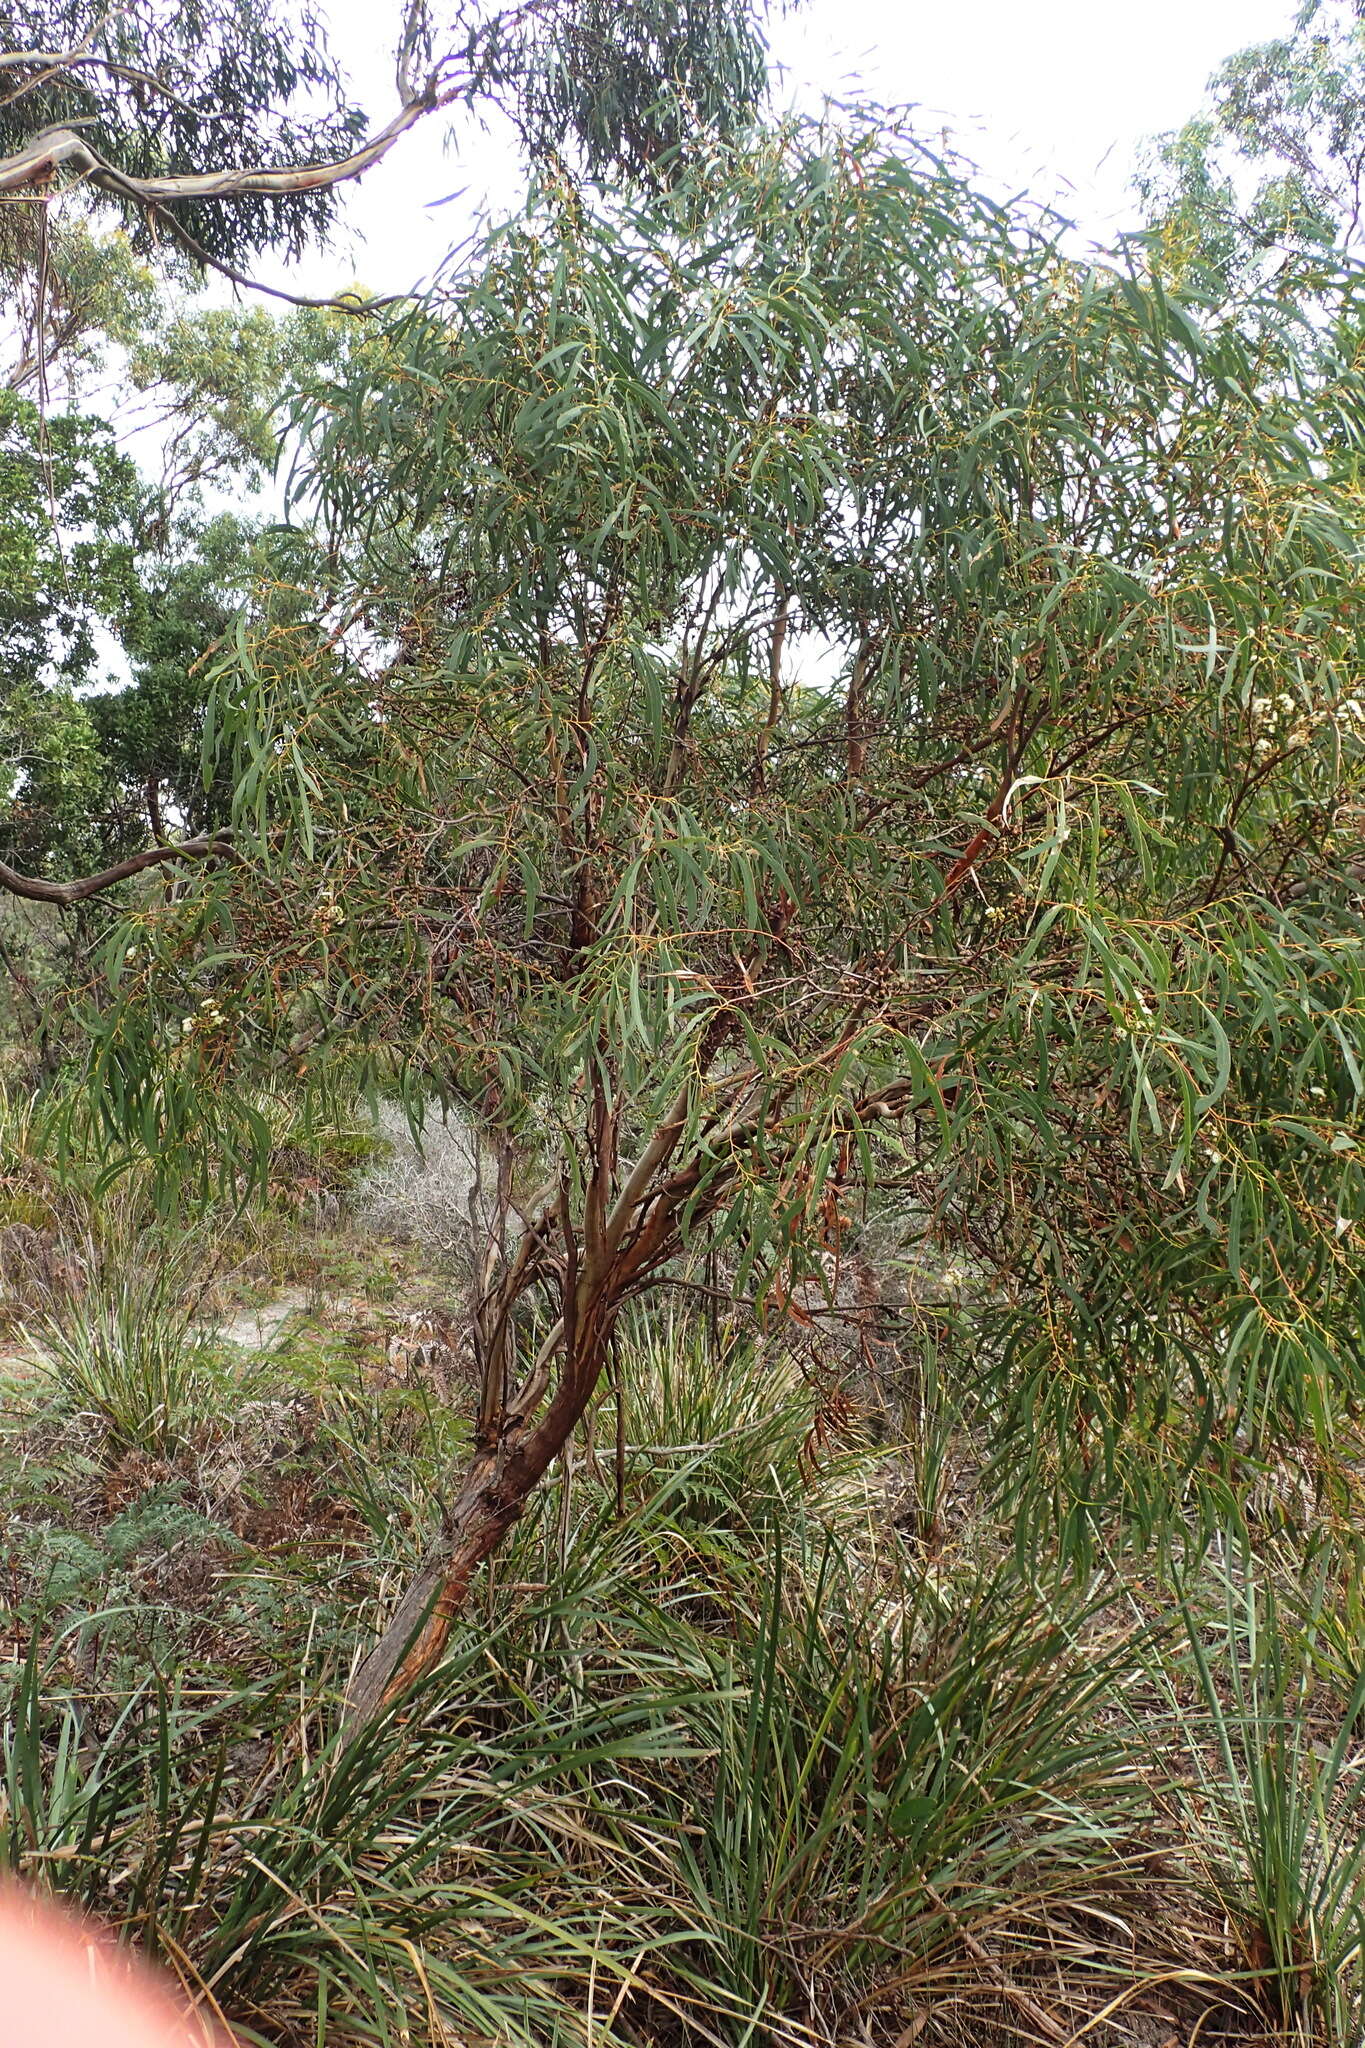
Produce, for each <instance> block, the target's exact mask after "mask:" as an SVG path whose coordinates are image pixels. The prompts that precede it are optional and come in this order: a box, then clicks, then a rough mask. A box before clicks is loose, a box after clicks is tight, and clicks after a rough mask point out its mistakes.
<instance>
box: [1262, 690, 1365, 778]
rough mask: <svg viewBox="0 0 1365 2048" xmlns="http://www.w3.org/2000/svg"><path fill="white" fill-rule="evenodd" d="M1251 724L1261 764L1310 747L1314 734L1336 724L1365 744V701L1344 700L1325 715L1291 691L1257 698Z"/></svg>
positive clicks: (1345, 734)
mask: <svg viewBox="0 0 1365 2048" xmlns="http://www.w3.org/2000/svg"><path fill="white" fill-rule="evenodd" d="M1251 723H1252V725H1253V726H1254V727H1255V729H1256V738H1255V741H1254V742H1253V745H1252V752H1253V753H1254V754H1255V755H1256V757H1257V759H1258V760H1262V761H1263V760H1265V758H1266V757H1267V755H1269V754H1275V753H1283V752H1285V751H1286V750H1287V749H1289V748H1292V747H1306V746H1307V745H1308V744H1309V742H1310V741H1311V739H1312V738H1313V735H1314V733H1316V732H1320V731H1321V729H1322V727H1323V726H1325V725H1330V724H1335V725H1336V727H1337V730H1338V732H1339V733H1340V734H1341V735H1342V737H1343V738H1345V739H1356V740H1365V697H1362V696H1360V695H1355V696H1351V697H1343V698H1341V700H1340V701H1339V702H1338V703H1336V704H1329V705H1326V706H1324V707H1323V709H1322V710H1321V711H1310V710H1307V709H1305V707H1304V706H1303V705H1302V704H1300V702H1299V700H1298V698H1297V697H1295V696H1293V695H1292V694H1291V692H1290V691H1288V690H1281V691H1279V692H1278V693H1277V694H1276V695H1275V696H1273V697H1272V696H1265V697H1253V698H1252V700H1251Z"/></svg>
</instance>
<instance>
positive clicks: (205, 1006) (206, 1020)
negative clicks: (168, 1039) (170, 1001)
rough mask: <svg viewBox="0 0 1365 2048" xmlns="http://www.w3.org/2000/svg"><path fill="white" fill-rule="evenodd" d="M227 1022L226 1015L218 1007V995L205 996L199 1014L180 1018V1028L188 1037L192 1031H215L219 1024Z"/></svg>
mask: <svg viewBox="0 0 1365 2048" xmlns="http://www.w3.org/2000/svg"><path fill="white" fill-rule="evenodd" d="M226 1022H227V1019H226V1017H225V1016H224V1015H223V1012H222V1011H221V1010H220V1009H219V1007H218V999H217V997H216V996H205V997H204V1000H203V1002H202V1003H201V1004H200V1005H199V1014H198V1016H197V1017H182V1018H181V1019H180V1029H181V1031H182V1032H183V1033H184V1034H185V1036H186V1037H188V1036H189V1034H190V1032H191V1031H213V1030H216V1028H217V1027H218V1025H220V1024H225V1023H226Z"/></svg>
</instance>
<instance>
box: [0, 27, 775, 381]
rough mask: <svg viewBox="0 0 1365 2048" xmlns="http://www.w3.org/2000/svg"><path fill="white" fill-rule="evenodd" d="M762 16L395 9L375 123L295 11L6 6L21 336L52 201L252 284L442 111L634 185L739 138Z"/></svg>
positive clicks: (54, 254) (7, 168)
mask: <svg viewBox="0 0 1365 2048" xmlns="http://www.w3.org/2000/svg"><path fill="white" fill-rule="evenodd" d="M762 15H763V6H762V0H642V4H637V5H633V6H631V7H629V8H619V7H616V6H612V5H604V4H603V0H529V4H514V5H511V6H507V7H497V6H492V7H490V6H488V5H484V4H481V0H454V4H453V5H452V7H451V8H450V9H449V11H446V10H443V9H439V8H436V9H433V8H432V7H431V6H430V4H429V0H394V4H393V6H392V9H391V21H392V37H393V44H394V49H395V87H396V97H397V102H398V104H397V108H396V110H395V112H394V113H393V115H392V117H391V118H390V119H389V120H387V121H386V122H384V123H382V125H377V126H376V125H374V124H372V123H371V121H370V120H369V117H368V115H367V113H366V110H365V108H364V106H363V105H362V103H361V101H360V99H359V97H358V95H357V91H356V88H355V86H354V84H353V83H352V82H351V81H350V80H349V79H348V78H347V77H346V76H345V74H344V72H343V70H342V68H341V66H340V64H339V63H338V61H337V58H336V56H335V53H334V51H333V49H332V47H331V43H330V40H329V36H328V31H327V25H326V22H325V20H324V18H323V16H322V15H321V14H320V13H319V12H318V11H317V10H316V9H315V8H314V7H313V6H312V5H311V4H309V0H131V4H127V0H126V4H123V5H121V6H118V7H114V8H109V7H106V6H104V5H103V4H102V0H11V4H10V5H9V6H8V7H7V8H6V10H5V14H4V17H3V19H2V20H0V195H8V196H9V197H10V199H11V200H17V199H22V198H25V197H27V198H31V199H32V200H33V201H34V202H35V204H34V209H33V212H32V214H31V216H25V215H23V214H21V213H17V212H16V211H15V210H14V208H13V207H12V206H11V207H10V208H9V209H7V211H8V212H9V216H10V217H9V220H8V223H7V235H6V237H5V241H6V242H7V243H8V245H9V247H8V253H9V255H10V257H11V259H13V256H14V255H15V254H16V253H18V254H19V255H20V256H21V257H23V258H24V259H25V267H26V269H29V270H31V272H32V273H33V274H34V275H35V277H36V278H37V279H38V280H40V282H41V286H42V288H41V290H40V291H39V292H38V295H37V299H36V302H35V304H36V308H37V311H36V313H35V317H34V321H33V323H32V324H33V326H34V328H35V330H36V329H37V328H40V327H41V325H42V319H43V307H44V303H45V299H46V295H47V293H48V291H50V290H55V291H58V292H59V291H60V287H61V284H62V282H63V278H64V275H65V268H66V266H65V264H64V262H63V261H62V257H63V253H64V250H63V245H61V244H59V243H57V242H55V241H54V239H53V237H52V235H51V233H50V229H49V210H50V209H49V202H50V201H51V200H52V198H54V197H55V196H57V195H59V194H60V193H62V192H63V191H65V190H71V191H74V192H75V193H76V194H77V195H78V196H79V199H80V201H81V204H82V205H83V207H85V208H86V209H89V208H94V209H96V210H98V211H103V212H106V213H107V212H110V211H112V212H113V214H114V215H115V217H116V218H117V219H118V220H119V221H120V222H121V223H122V225H123V226H124V228H125V229H126V231H127V232H128V233H129V235H130V236H131V238H132V241H133V244H134V246H135V247H136V248H137V249H138V250H140V251H144V252H145V251H152V250H155V249H156V248H157V247H158V246H159V245H165V247H166V248H168V249H169V250H170V251H171V252H172V253H173V254H177V255H178V256H179V258H180V259H181V261H182V263H183V261H184V260H185V259H188V260H189V262H190V263H191V264H192V265H193V266H195V267H202V266H204V265H210V266H212V267H213V268H215V269H217V270H220V271H222V272H224V273H225V274H226V275H228V276H230V277H237V278H239V280H240V281H242V282H250V279H249V278H248V277H245V276H243V272H244V271H249V270H250V267H251V265H252V263H253V261H254V260H255V259H257V258H259V257H260V256H261V255H262V254H263V253H264V252H265V251H266V250H269V249H276V248H278V249H282V250H283V251H284V252H285V253H286V254H288V255H290V256H297V255H298V254H299V253H300V252H301V250H302V249H303V248H304V247H305V246H306V245H307V244H308V242H309V241H310V240H313V239H315V238H322V237H324V236H325V234H326V232H327V230H328V229H329V227H330V226H331V225H332V223H333V221H334V219H335V214H336V208H337V204H338V194H339V190H340V188H341V187H343V186H344V185H346V184H347V183H348V182H350V181H351V180H353V179H355V178H359V177H362V176H363V175H364V174H365V172H366V171H368V170H370V169H371V168H372V167H373V166H374V165H375V164H376V163H378V162H380V161H381V159H382V158H384V157H385V156H387V155H388V153H389V151H390V150H391V149H392V148H393V146H394V144H395V143H397V142H398V141H399V139H400V138H401V137H402V136H403V135H405V134H406V133H408V132H409V131H410V130H411V129H412V128H414V127H415V126H416V125H417V124H418V123H419V122H421V121H424V120H427V119H429V118H430V117H432V116H433V115H436V114H439V113H441V112H443V111H444V112H450V111H452V110H456V109H460V108H469V107H480V108H487V107H490V106H491V107H497V108H500V109H502V110H503V111H505V112H507V113H508V114H510V115H511V117H512V118H513V120H514V121H515V122H516V124H517V126H518V128H519V129H520V132H521V134H522V137H523V140H524V141H525V142H526V143H527V144H528V146H529V147H530V148H531V150H532V151H533V152H534V153H537V154H539V155H542V156H549V155H553V156H555V157H556V158H563V159H566V160H567V159H572V158H573V157H574V156H575V154H581V155H582V156H583V157H584V158H585V160H586V162H587V164H588V166H589V168H591V169H593V170H606V169H610V170H619V171H622V172H625V173H627V174H632V173H633V174H636V175H640V174H644V173H647V172H648V171H650V169H651V168H652V167H654V166H656V165H657V164H658V163H659V162H660V160H661V159H662V158H664V157H667V156H670V155H672V154H676V151H677V150H678V148H679V147H680V146H682V145H684V144H685V143H688V142H689V141H690V140H691V139H692V137H693V136H694V135H696V134H697V133H698V132H699V131H700V132H715V133H727V132H732V131H734V130H735V129H736V128H739V127H742V126H743V124H744V123H745V122H746V121H747V120H748V119H749V118H750V117H751V116H752V114H753V112H754V109H755V107H756V106H757V104H758V101H759V99H760V97H761V94H762V92H763V89H764V84H765V78H766V73H765V67H764V61H763V44H762V40H761V34H760V29H761V22H762ZM82 246H83V245H80V241H79V237H77V246H76V250H75V253H76V255H78V256H79V255H80V254H81V253H82ZM0 253H3V245H0ZM285 296H288V295H287V294H285ZM30 353H36V355H37V356H38V358H39V359H41V355H42V342H41V339H40V338H38V337H37V336H36V333H35V338H34V340H33V346H32V349H31V351H30Z"/></svg>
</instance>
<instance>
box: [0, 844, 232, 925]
mask: <svg viewBox="0 0 1365 2048" xmlns="http://www.w3.org/2000/svg"><path fill="white" fill-rule="evenodd" d="M239 858H240V855H237V854H235V853H234V852H233V850H232V847H231V846H230V845H229V843H228V841H227V838H226V836H225V835H224V834H223V833H221V832H215V833H214V834H212V836H210V837H208V838H201V839H182V840H180V841H179V842H178V843H177V844H176V845H174V846H149V847H146V848H145V849H144V850H143V852H141V853H134V854H130V855H129V857H128V859H127V860H121V861H116V862H115V864H114V866H113V867H111V868H103V869H101V871H100V873H99V874H97V875H82V876H80V877H79V878H78V879H77V880H76V881H74V882H49V881H45V880H44V879H43V877H42V876H40V875H24V874H21V873H20V872H19V870H18V868H12V867H8V866H7V865H6V864H5V862H4V861H2V860H0V888H3V889H7V890H8V891H9V893H10V895H11V896H22V897H23V898H24V899H25V900H26V901H27V902H29V903H56V904H59V905H61V906H62V907H63V908H65V907H66V906H68V905H69V904H72V903H83V902H85V900H86V898H87V897H90V896H98V895H99V894H100V893H101V891H102V890H104V889H112V888H113V887H114V884H115V883H116V882H126V881H127V880H128V879H129V877H130V876H131V875H140V874H141V873H142V872H143V870H144V869H145V868H155V867H163V866H164V865H165V863H166V862H167V861H172V860H215V859H219V860H223V859H225V860H237V859H239Z"/></svg>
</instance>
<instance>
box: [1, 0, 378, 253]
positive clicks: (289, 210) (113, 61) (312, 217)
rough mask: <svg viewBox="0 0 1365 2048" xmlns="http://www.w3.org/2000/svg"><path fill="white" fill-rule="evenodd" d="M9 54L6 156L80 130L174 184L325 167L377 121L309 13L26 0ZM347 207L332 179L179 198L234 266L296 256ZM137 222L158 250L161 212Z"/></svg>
mask: <svg viewBox="0 0 1365 2048" xmlns="http://www.w3.org/2000/svg"><path fill="white" fill-rule="evenodd" d="M0 55H3V56H4V57H6V58H7V59H8V60H9V65H8V68H7V70H6V72H5V74H4V75H5V77H6V79H7V81H10V89H9V90H7V92H6V93H5V95H4V100H3V104H0V155H3V154H5V153H7V152H10V151H17V150H19V149H20V148H21V147H22V146H23V144H24V143H25V142H26V141H27V140H28V139H29V138H30V137H31V136H33V135H34V134H36V133H38V132H39V131H41V130H42V129H44V128H52V127H57V126H61V125H65V126H70V125H72V124H79V126H80V128H81V131H82V133H83V134H84V136H85V137H86V139H87V140H88V141H89V142H90V143H91V144H92V145H93V146H94V147H95V148H96V149H97V150H98V151H99V152H100V154H101V156H103V157H105V158H107V159H108V160H109V161H110V162H112V163H114V164H116V165H117V166H118V167H119V169H120V170H121V171H122V172H124V173H125V174H126V175H127V176H129V177H132V178H144V177H167V176H170V177H174V176H176V175H179V174H184V173H203V172H212V171H226V170H230V169H231V168H232V167H234V166H236V165H240V164H250V163H258V164H260V165H262V166H273V165H277V164H291V163H299V162H302V163H308V162H320V163H323V164H325V163H327V162H328V161H329V160H331V159H334V158H340V157H344V156H345V155H346V154H347V153H348V151H349V150H351V149H352V148H353V147H354V146H355V143H356V141H357V139H358V138H359V137H360V136H361V135H363V133H364V131H365V127H366V116H365V113H364V110H363V108H362V107H361V106H360V104H359V103H358V100H357V98H356V96H355V92H354V88H353V87H352V86H351V85H350V84H349V82H348V81H346V80H345V79H344V78H343V77H342V75H341V73H340V72H339V70H338V67H337V64H336V61H335V59H334V58H333V56H332V55H331V53H330V51H329V47H328V40H327V36H326V32H325V29H324V27H323V24H322V21H321V19H320V17H319V15H318V14H317V13H316V12H315V10H314V9H313V8H312V7H310V6H307V5H304V6H298V7H295V6H293V5H291V4H285V5H280V4H276V0H186V4H182V0H138V4H137V5H135V6H131V7H129V6H124V7H118V8H113V9H111V8H107V7H104V6H101V5H98V4H95V0H16V4H14V5H11V6H8V7H7V8H6V9H5V16H4V20H3V22H2V23H0ZM25 56H30V57H31V58H32V59H33V61H31V62H30V63H29V64H28V65H27V66H25V65H23V64H21V63H20V62H19V61H18V60H19V59H21V58H23V57H25ZM44 57H46V59H47V61H46V62H44V61H42V59H43V58H44ZM53 59H56V60H57V61H55V62H54V61H52V60H53ZM63 59H65V61H63ZM335 204H336V200H335V193H334V191H333V190H332V189H330V188H329V187H328V186H326V185H325V184H324V185H321V186H319V187H317V188H316V189H314V190H310V191H303V192H294V193H290V194H288V195H287V196H285V197H283V198H281V197H276V196H273V195H270V194H260V193H256V194H243V195H240V196H237V197H235V198H234V199H233V200H232V203H231V205H229V206H224V205H223V204H222V202H221V201H219V200H217V199H215V198H212V197H207V198H206V197H203V196H199V197H189V198H183V199H178V200H177V201H176V202H175V206H176V217H177V218H178V219H179V220H180V222H181V223H182V224H183V226H184V227H185V228H186V229H187V230H188V232H189V233H190V234H191V235H193V237H194V239H195V240H196V241H197V242H198V243H199V244H200V245H201V246H202V247H203V248H204V249H206V250H207V251H208V252H209V254H210V255H213V256H218V257H221V258H223V259H225V260H227V261H231V262H241V261H244V260H249V259H250V258H251V257H252V256H254V255H258V254H259V253H260V252H261V251H262V250H264V249H268V248H272V247H275V246H280V247H283V248H284V249H285V250H287V251H288V252H289V253H291V254H294V255H297V254H298V253H299V252H300V251H301V250H302V249H303V248H304V247H305V246H306V245H307V243H308V242H309V241H311V240H313V239H314V238H315V237H316V236H317V235H318V234H319V233H320V232H321V231H322V230H323V229H325V227H326V226H327V224H328V222H329V221H330V220H331V219H332V216H333V213H334V210H335ZM127 221H128V227H129V230H130V232H131V233H132V234H133V236H134V237H135V239H136V240H137V241H138V243H139V246H142V247H150V246H152V243H153V239H154V223H153V220H152V219H151V217H150V216H149V215H148V214H146V213H145V212H144V214H143V216H142V218H141V219H139V218H138V216H137V213H136V211H135V210H133V209H129V210H128V215H127Z"/></svg>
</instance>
